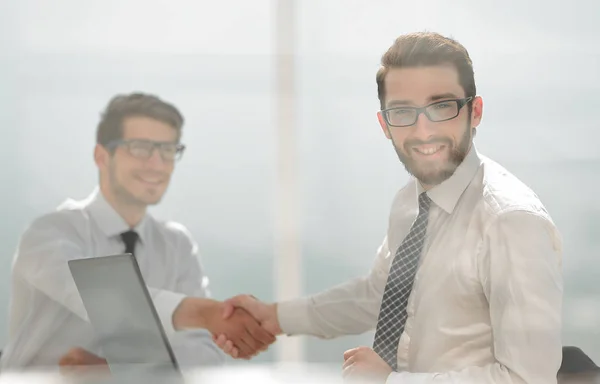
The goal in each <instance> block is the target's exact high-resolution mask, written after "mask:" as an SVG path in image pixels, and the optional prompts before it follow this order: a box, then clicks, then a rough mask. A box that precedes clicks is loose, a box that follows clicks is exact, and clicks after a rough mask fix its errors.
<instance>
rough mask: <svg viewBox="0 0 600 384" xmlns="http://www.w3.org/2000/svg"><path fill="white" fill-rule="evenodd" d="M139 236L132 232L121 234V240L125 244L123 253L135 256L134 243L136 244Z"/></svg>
mask: <svg viewBox="0 0 600 384" xmlns="http://www.w3.org/2000/svg"><path fill="white" fill-rule="evenodd" d="M139 238H140V236H139V235H138V233H137V232H136V231H134V230H129V231H127V232H123V233H121V239H123V243H125V253H131V254H132V255H133V256H135V243H137V241H138V239H139Z"/></svg>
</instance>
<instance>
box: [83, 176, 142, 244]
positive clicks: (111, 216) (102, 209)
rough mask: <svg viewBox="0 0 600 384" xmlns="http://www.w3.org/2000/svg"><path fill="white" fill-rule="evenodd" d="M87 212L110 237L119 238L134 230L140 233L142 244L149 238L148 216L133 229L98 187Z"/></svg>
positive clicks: (91, 197) (90, 197)
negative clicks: (122, 234) (147, 232)
mask: <svg viewBox="0 0 600 384" xmlns="http://www.w3.org/2000/svg"><path fill="white" fill-rule="evenodd" d="M87 210H88V211H89V212H90V215H91V216H92V219H93V220H94V221H95V222H96V224H98V227H100V229H101V230H102V232H104V234H105V235H106V236H108V237H115V236H119V235H120V234H121V233H123V232H125V231H129V230H131V229H133V230H135V231H136V232H137V233H138V235H139V236H140V240H141V241H142V242H144V239H146V238H147V237H146V232H145V231H146V227H147V221H148V215H147V214H146V215H144V217H143V218H142V220H141V221H140V222H139V223H138V225H136V226H135V227H134V228H131V227H130V226H129V225H128V224H127V223H126V222H125V220H124V219H123V218H122V217H121V216H120V215H119V214H118V213H117V211H115V209H114V208H113V207H112V206H111V205H110V204H109V203H108V201H106V199H105V198H104V196H103V195H102V192H101V191H100V189H99V188H98V187H96V189H95V190H94V191H93V192H92V194H91V195H90V196H89V197H88V200H87Z"/></svg>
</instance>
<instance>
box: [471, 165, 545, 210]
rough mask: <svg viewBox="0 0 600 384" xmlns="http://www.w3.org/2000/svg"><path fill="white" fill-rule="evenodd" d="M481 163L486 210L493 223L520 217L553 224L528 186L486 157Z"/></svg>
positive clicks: (542, 205) (482, 190)
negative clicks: (500, 219) (498, 220)
mask: <svg viewBox="0 0 600 384" xmlns="http://www.w3.org/2000/svg"><path fill="white" fill-rule="evenodd" d="M482 160H483V180H482V184H481V192H482V200H483V208H484V209H485V211H486V213H487V214H488V215H489V218H490V219H491V220H492V221H494V220H497V219H499V218H503V219H505V220H506V219H512V218H513V217H519V216H527V217H538V218H540V219H542V220H546V221H552V219H551V217H550V214H549V213H548V211H547V210H546V207H545V206H544V204H543V203H542V201H541V200H540V198H539V197H538V195H537V194H536V193H535V192H534V191H533V190H532V189H531V188H530V187H529V186H527V185H526V184H525V183H524V182H523V181H521V180H520V179H519V178H518V177H516V176H515V175H513V174H512V173H510V172H509V171H508V170H506V169H505V168H504V167H503V166H501V165H500V164H498V163H496V162H495V161H493V160H490V159H489V158H485V157H483V158H482Z"/></svg>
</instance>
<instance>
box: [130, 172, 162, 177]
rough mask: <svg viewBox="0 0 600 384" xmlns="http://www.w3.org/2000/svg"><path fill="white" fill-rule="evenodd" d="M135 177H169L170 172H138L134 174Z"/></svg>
mask: <svg viewBox="0 0 600 384" xmlns="http://www.w3.org/2000/svg"><path fill="white" fill-rule="evenodd" d="M133 175H134V176H135V177H159V178H167V177H169V174H168V173H165V172H148V171H146V172H136V173H134V174H133Z"/></svg>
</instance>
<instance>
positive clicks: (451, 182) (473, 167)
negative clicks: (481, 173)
mask: <svg viewBox="0 0 600 384" xmlns="http://www.w3.org/2000/svg"><path fill="white" fill-rule="evenodd" d="M480 165H481V159H480V157H479V153H478V152H477V149H476V148H475V145H474V144H473V145H471V149H470V150H469V153H467V156H466V157H465V159H464V160H463V162H462V163H460V165H459V166H458V167H457V168H456V170H455V171H454V173H453V174H452V176H450V177H449V178H448V179H446V180H445V181H444V182H442V183H441V184H438V185H436V186H435V187H433V188H431V189H430V190H428V191H427V196H429V198H430V199H431V201H433V202H434V203H435V204H436V205H437V206H438V207H440V208H442V209H443V210H444V211H446V212H447V213H449V214H450V213H452V211H454V207H456V203H458V199H460V197H461V196H462V194H463V192H464V191H465V189H467V187H468V186H469V184H470V183H471V180H473V177H475V174H476V173H477V170H478V169H479V166H480ZM416 184H417V196H419V195H420V194H421V192H424V189H423V186H422V185H421V183H419V182H418V181H417V183H416Z"/></svg>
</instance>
